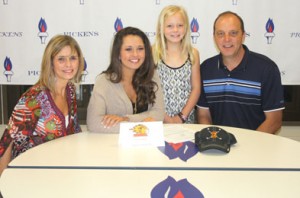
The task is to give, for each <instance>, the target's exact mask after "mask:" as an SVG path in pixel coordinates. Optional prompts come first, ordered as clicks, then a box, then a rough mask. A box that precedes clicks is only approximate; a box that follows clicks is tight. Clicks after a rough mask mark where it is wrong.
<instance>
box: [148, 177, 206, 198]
mask: <svg viewBox="0 0 300 198" xmlns="http://www.w3.org/2000/svg"><path fill="white" fill-rule="evenodd" d="M151 197H152V198H157V197H168V198H195V197H197V198H204V196H203V194H202V193H201V192H200V191H199V190H198V189H197V188H196V187H195V186H193V185H192V184H191V183H189V182H188V180H187V179H182V180H179V181H176V180H175V179H174V178H173V177H171V176H168V178H167V179H165V180H163V181H162V182H160V183H158V184H157V185H156V186H155V187H154V188H153V189H152V191H151Z"/></svg>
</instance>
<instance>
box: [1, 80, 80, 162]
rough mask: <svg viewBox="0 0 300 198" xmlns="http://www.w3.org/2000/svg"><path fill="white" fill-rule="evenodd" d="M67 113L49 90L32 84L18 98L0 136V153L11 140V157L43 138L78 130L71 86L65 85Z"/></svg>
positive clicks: (37, 143)
mask: <svg viewBox="0 0 300 198" xmlns="http://www.w3.org/2000/svg"><path fill="white" fill-rule="evenodd" d="M66 93H67V103H68V109H69V115H68V116H67V118H68V119H69V120H68V126H66V124H65V119H66V117H65V116H64V115H63V113H62V112H61V111H60V110H59V109H58V107H57V106H56V105H55V103H54V100H53V98H52V97H51V94H50V91H49V90H48V89H47V88H45V87H44V86H41V85H40V84H36V85H34V86H32V87H31V88H30V89H28V90H27V91H26V92H25V93H24V94H23V95H22V96H21V98H20V99H19V101H18V103H17V105H16V106H15V108H14V111H13V112H12V115H11V117H10V119H9V122H8V125H7V127H6V129H5V131H4V133H3V136H2V138H1V140H0V157H2V155H3V154H4V153H5V151H6V149H7V147H8V146H9V144H10V143H11V142H13V148H12V159H13V158H15V157H17V156H18V155H19V154H21V153H23V152H25V151H26V150H28V149H30V148H32V147H34V146H37V145H39V144H42V143H44V142H47V141H50V140H53V139H56V138H60V137H63V136H66V135H70V134H74V133H78V132H81V128H80V125H79V122H78V117H77V102H76V92H75V86H74V84H72V83H68V85H67V87H66Z"/></svg>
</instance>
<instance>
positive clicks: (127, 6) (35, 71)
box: [0, 0, 300, 85]
mask: <svg viewBox="0 0 300 198" xmlns="http://www.w3.org/2000/svg"><path fill="white" fill-rule="evenodd" d="M1 1H2V2H0V84H27V85H31V84H34V83H35V82H36V81H37V80H38V77H39V72H40V63H41V59H42V54H43V51H44V48H45V46H46V45H47V43H48V42H49V40H50V39H51V38H52V37H53V36H54V35H56V34H66V35H71V36H72V37H74V38H75V39H76V40H77V41H78V42H79V44H80V46H81V48H82V51H83V54H84V58H85V70H84V72H83V74H82V84H94V81H95V78H96V76H97V74H99V73H101V72H102V71H103V70H105V69H106V68H107V66H108V63H109V56H110V48H111V43H112V39H113V36H114V34H115V33H116V31H118V29H119V28H123V27H127V26H134V27H138V28H140V29H141V30H143V31H144V32H145V33H146V34H147V35H148V37H149V39H150V41H151V42H152V43H153V41H154V37H155V34H156V32H155V30H156V22H157V18H158V15H159V13H160V11H161V10H162V8H163V7H165V6H167V5H170V4H176V5H182V6H183V7H185V8H186V10H187V12H188V15H189V20H190V25H191V29H192V40H193V45H194V46H195V47H196V48H198V50H199V51H200V58H201V62H202V61H204V60H205V59H206V58H209V57H211V56H214V55H216V54H217V53H218V51H217V49H216V48H215V45H214V42H213V35H212V32H213V22H214V20H215V18H216V17H217V15H218V14H219V13H221V12H223V11H227V10H230V11H234V12H237V13H238V14H239V15H240V16H241V17H242V18H243V20H244V22H245V29H246V32H247V37H246V41H245V44H246V45H247V46H248V47H249V49H250V50H252V51H256V52H258V53H262V54H265V55H267V56H268V57H270V58H271V59H273V60H274V61H275V62H276V63H277V65H278V66H279V69H280V71H281V76H282V82H283V84H285V85H299V84H300V75H299V68H298V66H297V65H298V64H297V57H299V56H300V23H299V18H300V12H299V8H300V1H299V0H284V1H283V0H264V1H262V0H98V1H97V0H63V1H62V0H51V1H50V0H48V1H46V0H27V1H16V0H1Z"/></svg>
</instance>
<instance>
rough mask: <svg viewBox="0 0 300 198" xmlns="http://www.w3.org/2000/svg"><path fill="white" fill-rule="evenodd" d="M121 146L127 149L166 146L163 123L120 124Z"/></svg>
mask: <svg viewBox="0 0 300 198" xmlns="http://www.w3.org/2000/svg"><path fill="white" fill-rule="evenodd" d="M119 144H120V145H122V146H125V147H137V146H155V147H157V146H164V145H165V142H164V128H163V123H162V122H122V123H120V134H119Z"/></svg>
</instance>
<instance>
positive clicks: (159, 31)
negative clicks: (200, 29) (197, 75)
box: [152, 5, 194, 65]
mask: <svg viewBox="0 0 300 198" xmlns="http://www.w3.org/2000/svg"><path fill="white" fill-rule="evenodd" d="M177 13H179V14H180V15H181V17H182V19H183V21H184V27H185V32H186V33H185V35H184V37H183V39H182V41H181V48H182V53H187V54H188V55H189V57H190V60H191V62H192V64H193V63H194V55H193V46H192V42H191V29H190V23H189V17H188V15H187V12H186V10H185V9H184V8H183V7H182V6H178V5H169V6H166V7H165V8H164V9H163V10H162V11H161V13H160V15H159V17H158V22H157V26H156V36H155V41H154V44H153V46H152V51H153V58H154V62H155V64H156V65H157V64H158V63H159V62H160V61H161V60H163V59H166V57H167V52H166V51H167V44H166V38H165V35H164V31H163V30H164V26H165V21H166V19H167V18H168V17H170V16H173V15H174V14H177Z"/></svg>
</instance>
